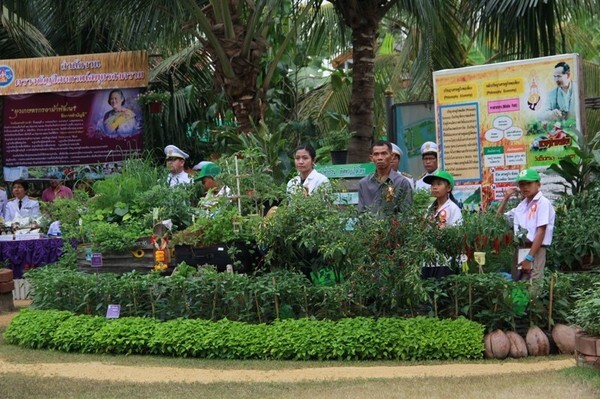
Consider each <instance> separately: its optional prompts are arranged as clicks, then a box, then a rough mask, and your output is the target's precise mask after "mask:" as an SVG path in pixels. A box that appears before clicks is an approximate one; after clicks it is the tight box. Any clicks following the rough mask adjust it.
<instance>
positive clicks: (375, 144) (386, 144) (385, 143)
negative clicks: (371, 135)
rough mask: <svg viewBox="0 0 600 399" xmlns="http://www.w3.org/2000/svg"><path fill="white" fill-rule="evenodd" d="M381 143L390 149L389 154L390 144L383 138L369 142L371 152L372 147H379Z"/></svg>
mask: <svg viewBox="0 0 600 399" xmlns="http://www.w3.org/2000/svg"><path fill="white" fill-rule="evenodd" d="M383 145H384V146H386V147H387V148H388V150H390V154H391V153H392V144H391V143H390V142H389V141H385V140H377V141H375V142H374V143H373V144H371V154H372V153H373V148H374V147H381V146H383Z"/></svg>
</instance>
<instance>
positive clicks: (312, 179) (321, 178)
mask: <svg viewBox="0 0 600 399" xmlns="http://www.w3.org/2000/svg"><path fill="white" fill-rule="evenodd" d="M316 158H317V153H316V151H315V149H314V148H313V146H312V145H310V144H301V145H299V146H298V147H296V150H295V151H294V165H295V166H296V170H297V171H298V176H296V177H294V178H293V179H292V180H290V181H289V182H288V184H287V192H288V194H295V193H298V192H300V191H301V192H302V193H304V195H311V194H312V193H313V192H314V191H315V190H317V189H318V188H319V187H321V185H324V187H325V186H327V187H328V186H329V179H328V178H327V177H326V176H325V175H322V174H321V173H319V172H317V171H316V170H315V161H316Z"/></svg>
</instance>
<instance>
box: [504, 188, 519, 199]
mask: <svg viewBox="0 0 600 399" xmlns="http://www.w3.org/2000/svg"><path fill="white" fill-rule="evenodd" d="M518 192H519V189H518V188H517V187H509V188H508V189H506V190H505V191H504V198H507V199H508V198H510V197H512V196H513V195H514V194H515V193H518Z"/></svg>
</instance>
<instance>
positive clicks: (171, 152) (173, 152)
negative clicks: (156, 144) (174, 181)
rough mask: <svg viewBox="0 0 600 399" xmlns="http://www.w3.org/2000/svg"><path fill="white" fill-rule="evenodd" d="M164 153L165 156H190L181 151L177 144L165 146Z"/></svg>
mask: <svg viewBox="0 0 600 399" xmlns="http://www.w3.org/2000/svg"><path fill="white" fill-rule="evenodd" d="M165 155H166V156H167V157H175V158H183V159H188V158H189V157H190V156H189V155H188V154H186V153H185V152H183V151H181V150H180V149H179V148H178V147H177V146H174V145H168V146H166V147H165Z"/></svg>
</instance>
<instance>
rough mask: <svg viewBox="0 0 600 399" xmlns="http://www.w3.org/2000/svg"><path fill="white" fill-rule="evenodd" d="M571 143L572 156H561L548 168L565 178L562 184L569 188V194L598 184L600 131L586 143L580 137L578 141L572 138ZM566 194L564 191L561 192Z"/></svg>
mask: <svg viewBox="0 0 600 399" xmlns="http://www.w3.org/2000/svg"><path fill="white" fill-rule="evenodd" d="M571 140H572V144H571V146H570V147H569V149H570V150H572V151H573V153H574V156H566V157H563V158H561V159H560V160H559V161H558V163H553V164H552V165H550V167H549V169H551V170H553V171H554V172H556V173H557V174H558V175H559V176H560V177H562V178H563V179H565V181H566V182H565V183H562V185H563V186H565V187H566V188H568V189H569V191H570V192H571V194H578V193H581V192H583V191H587V190H590V189H592V188H593V187H594V186H597V184H598V174H599V173H600V132H598V133H596V136H595V137H594V138H593V139H592V140H591V141H590V142H589V143H587V142H586V141H585V138H584V139H581V143H578V142H577V140H576V139H575V138H572V139H571ZM561 194H563V195H565V194H567V193H566V191H565V192H563V193H561Z"/></svg>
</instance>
